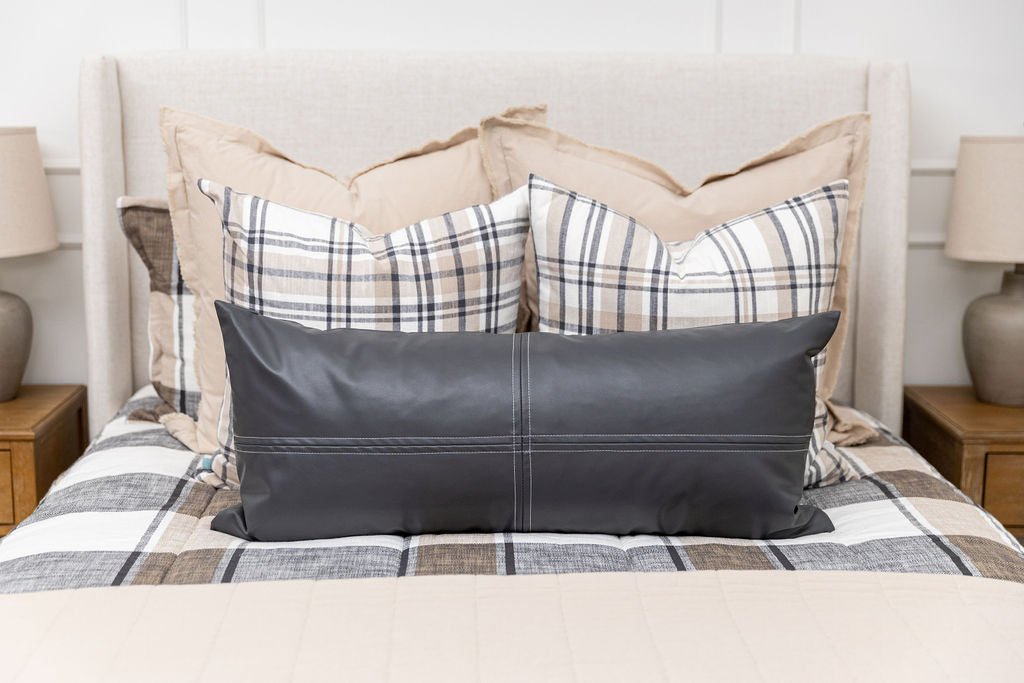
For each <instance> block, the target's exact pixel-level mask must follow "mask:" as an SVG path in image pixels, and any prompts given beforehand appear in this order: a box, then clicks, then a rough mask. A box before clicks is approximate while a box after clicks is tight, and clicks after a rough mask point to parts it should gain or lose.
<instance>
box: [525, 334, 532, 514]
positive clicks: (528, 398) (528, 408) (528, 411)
mask: <svg viewBox="0 0 1024 683" xmlns="http://www.w3.org/2000/svg"><path fill="white" fill-rule="evenodd" d="M532 338H533V337H532V336H531V335H530V334H527V335H526V418H527V423H526V439H527V445H526V454H527V457H528V458H529V467H530V488H529V489H527V491H528V493H529V496H530V507H529V511H530V516H529V520H530V523H529V526H528V527H527V529H526V530H527V531H533V392H532V391H531V390H530V387H531V378H530V340H531V339H532Z"/></svg>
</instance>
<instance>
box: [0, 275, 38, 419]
mask: <svg viewBox="0 0 1024 683" xmlns="http://www.w3.org/2000/svg"><path fill="white" fill-rule="evenodd" d="M31 346H32V312H31V311H29V308H28V304H26V303H25V300H24V299H22V298H21V297H20V296H18V295H16V294H11V293H10V292H2V291H0V401H9V400H11V399H12V398H14V397H15V396H17V394H18V389H19V388H20V387H21V378H22V377H24V376H25V366H26V365H28V353H29V348H30V347H31Z"/></svg>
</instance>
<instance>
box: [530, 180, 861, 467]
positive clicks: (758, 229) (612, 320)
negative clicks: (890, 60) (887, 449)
mask: <svg viewBox="0 0 1024 683" xmlns="http://www.w3.org/2000/svg"><path fill="white" fill-rule="evenodd" d="M529 193H530V198H529V199H530V223H531V226H532V230H533V243H534V249H535V255H536V263H537V280H538V281H537V284H538V290H539V292H538V297H539V301H538V304H539V321H538V322H539V327H540V331H541V332H560V333H563V334H601V333H606V332H621V331H640V330H664V329H678V328H688V327H701V326H705V325H718V324H722V323H738V322H754V321H762V322H764V321H772V320H781V319H785V318H792V317H796V316H803V315H810V314H812V313H819V312H822V311H827V310H829V309H830V308H831V305H832V295H833V290H834V286H835V278H836V269H837V266H838V264H839V259H840V256H841V254H840V251H841V245H842V241H843V230H844V226H845V221H846V206H847V202H848V199H849V191H848V183H847V181H845V180H837V181H835V182H833V183H831V184H829V185H825V186H824V187H820V188H818V189H816V190H811V191H810V192H807V193H805V194H802V195H800V196H798V197H793V198H791V199H787V200H786V201H784V202H782V203H781V204H778V205H776V206H773V207H771V208H768V209H764V210H762V211H758V212H755V213H752V214H749V215H746V216H743V217H741V218H737V219H735V220H732V221H729V222H727V223H723V224H721V225H718V226H716V227H713V228H711V229H709V230H706V231H704V232H702V233H701V234H699V235H697V237H696V238H694V239H693V240H687V241H684V242H663V241H662V240H661V239H660V238H659V237H658V236H657V235H656V234H655V233H654V232H652V231H651V230H648V229H647V228H645V227H644V226H643V225H640V224H639V223H637V222H636V220H635V219H633V218H630V217H629V216H626V215H624V214H621V213H618V212H617V211H615V210H614V209H611V208H609V207H608V206H606V205H604V204H601V203H599V202H596V201H594V200H592V199H589V198H587V197H585V196H583V195H580V194H578V193H576V192H573V191H571V190H565V189H563V188H561V187H558V186H557V185H554V184H552V183H550V182H548V181H546V180H544V179H542V178H539V177H537V176H530V182H529ZM826 354H827V350H826V351H822V352H821V353H820V354H818V356H817V357H816V358H815V359H814V366H815V370H816V373H817V377H818V386H819V387H820V386H821V378H822V370H823V368H824V366H825V358H826ZM827 422H828V411H827V410H826V408H825V403H824V401H823V400H821V398H820V397H819V399H818V401H817V407H816V412H815V420H814V429H813V434H812V436H811V441H810V446H809V449H808V458H807V468H806V473H805V478H804V479H805V481H804V483H805V485H806V486H820V485H824V484H827V483H833V482H837V481H845V480H847V479H851V478H855V476H854V475H853V473H852V470H851V469H850V468H849V466H848V465H847V464H846V462H845V461H843V460H841V459H839V458H837V457H836V455H835V451H834V449H828V450H826V449H823V446H824V443H825V434H826V433H827V427H828V424H827Z"/></svg>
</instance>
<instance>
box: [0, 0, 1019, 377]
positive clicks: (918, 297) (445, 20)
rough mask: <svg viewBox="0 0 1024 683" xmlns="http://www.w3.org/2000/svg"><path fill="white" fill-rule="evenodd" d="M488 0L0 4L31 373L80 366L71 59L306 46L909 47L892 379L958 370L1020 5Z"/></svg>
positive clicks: (961, 372) (53, 0) (67, 371)
mask: <svg viewBox="0 0 1024 683" xmlns="http://www.w3.org/2000/svg"><path fill="white" fill-rule="evenodd" d="M494 6H495V7H497V5H494ZM491 7H492V5H491V4H489V3H486V2H480V0H433V1H432V2H427V3H424V2H417V1H415V0H376V1H373V2H366V1H365V0H356V1H353V2H338V1H331V0H205V1H200V0H147V2H139V1H138V0H90V1H89V2H78V1H75V0H35V1H33V2H24V1H23V0H0V17H3V20H2V22H0V93H2V94H0V125H35V126H37V127H38V128H39V136H40V143H41V146H42V150H43V157H44V160H45V163H46V165H47V171H48V175H49V179H50V188H51V191H52V193H53V199H54V203H55V205H56V209H57V215H58V221H59V226H60V238H61V243H62V247H61V249H60V250H59V251H56V252H53V253H50V254H43V255H39V256H32V257H26V258H23V259H15V260H11V261H3V262H0V287H2V288H4V289H8V290H11V291H14V292H17V293H18V294H20V295H21V296H23V297H24V298H25V299H27V300H28V302H29V304H30V305H31V306H32V310H33V312H34V315H35V321H36V337H35V341H34V343H33V354H32V360H31V362H30V364H29V369H28V377H27V379H28V381H35V382H60V381H77V382H82V381H84V380H85V375H86V373H85V363H86V360H85V353H84V346H83V341H82V338H83V334H84V322H83V315H82V296H81V251H80V248H81V237H80V233H81V229H80V224H79V223H80V221H79V204H80V183H79V178H78V160H77V157H78V142H77V137H78V131H77V125H76V111H77V107H76V98H77V93H76V82H77V74H78V60H79V58H80V56H81V55H83V54H88V53H92V52H116V51H124V50H139V49H165V48H172V49H178V48H183V49H189V48H225V49H232V48H269V49H273V48H318V47H319V48H358V47H383V48H403V47H405V48H425V49H438V48H447V49H465V50H477V49H496V50H501V49H544V50H620V51H631V50H637V51H643V50H655V51H685V52H773V53H790V52H802V53H808V54H836V55H851V56H864V57H880V58H882V57H884V58H896V59H906V60H907V61H908V62H909V63H910V74H911V81H912V84H913V140H912V145H911V154H912V158H913V162H912V164H913V171H912V174H913V175H912V178H911V186H910V190H911V206H910V233H911V234H910V255H909V269H910V270H909V287H908V296H909V315H908V334H907V363H906V381H907V382H908V383H925V382H933V383H965V382H966V381H967V373H966V369H965V367H964V363H963V358H962V353H961V347H960V338H959V328H960V319H961V316H962V314H963V310H964V307H965V306H966V305H967V303H968V302H969V301H970V300H971V299H973V298H974V297H976V296H979V295H980V294H982V293H985V292H989V291H994V290H995V289H996V288H997V287H998V284H999V277H1000V276H999V273H1000V271H1001V269H1002V268H1001V267H1000V266H996V265H991V264H967V263H962V262H956V261H950V260H948V259H946V258H945V257H944V256H943V254H942V244H943V240H944V234H945V218H946V212H947V210H948V203H949V193H950V189H951V185H952V178H953V169H954V165H955V160H956V151H957V140H958V138H959V136H960V135H961V134H965V133H974V134H983V133H1002V134H1024V125H1022V124H1024V85H1022V84H1024V41H1021V28H1022V27H1024V2H1021V0H972V1H971V2H967V1H966V0H928V1H924V0H921V1H911V0H860V1H859V2H850V1H849V0H632V1H631V2H626V3H623V2H605V1H602V0H518V1H517V2H505V3H501V4H500V8H501V9H500V10H499V9H490V8H491ZM197 78H201V75H198V74H197ZM709 170H710V169H709Z"/></svg>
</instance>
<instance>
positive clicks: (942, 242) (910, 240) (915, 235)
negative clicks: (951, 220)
mask: <svg viewBox="0 0 1024 683" xmlns="http://www.w3.org/2000/svg"><path fill="white" fill-rule="evenodd" d="M907 246H908V247H910V248H911V249H913V248H915V247H916V248H931V249H935V248H942V247H945V246H946V234H945V233H942V232H936V231H934V230H912V231H910V232H909V233H908V234H907Z"/></svg>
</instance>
